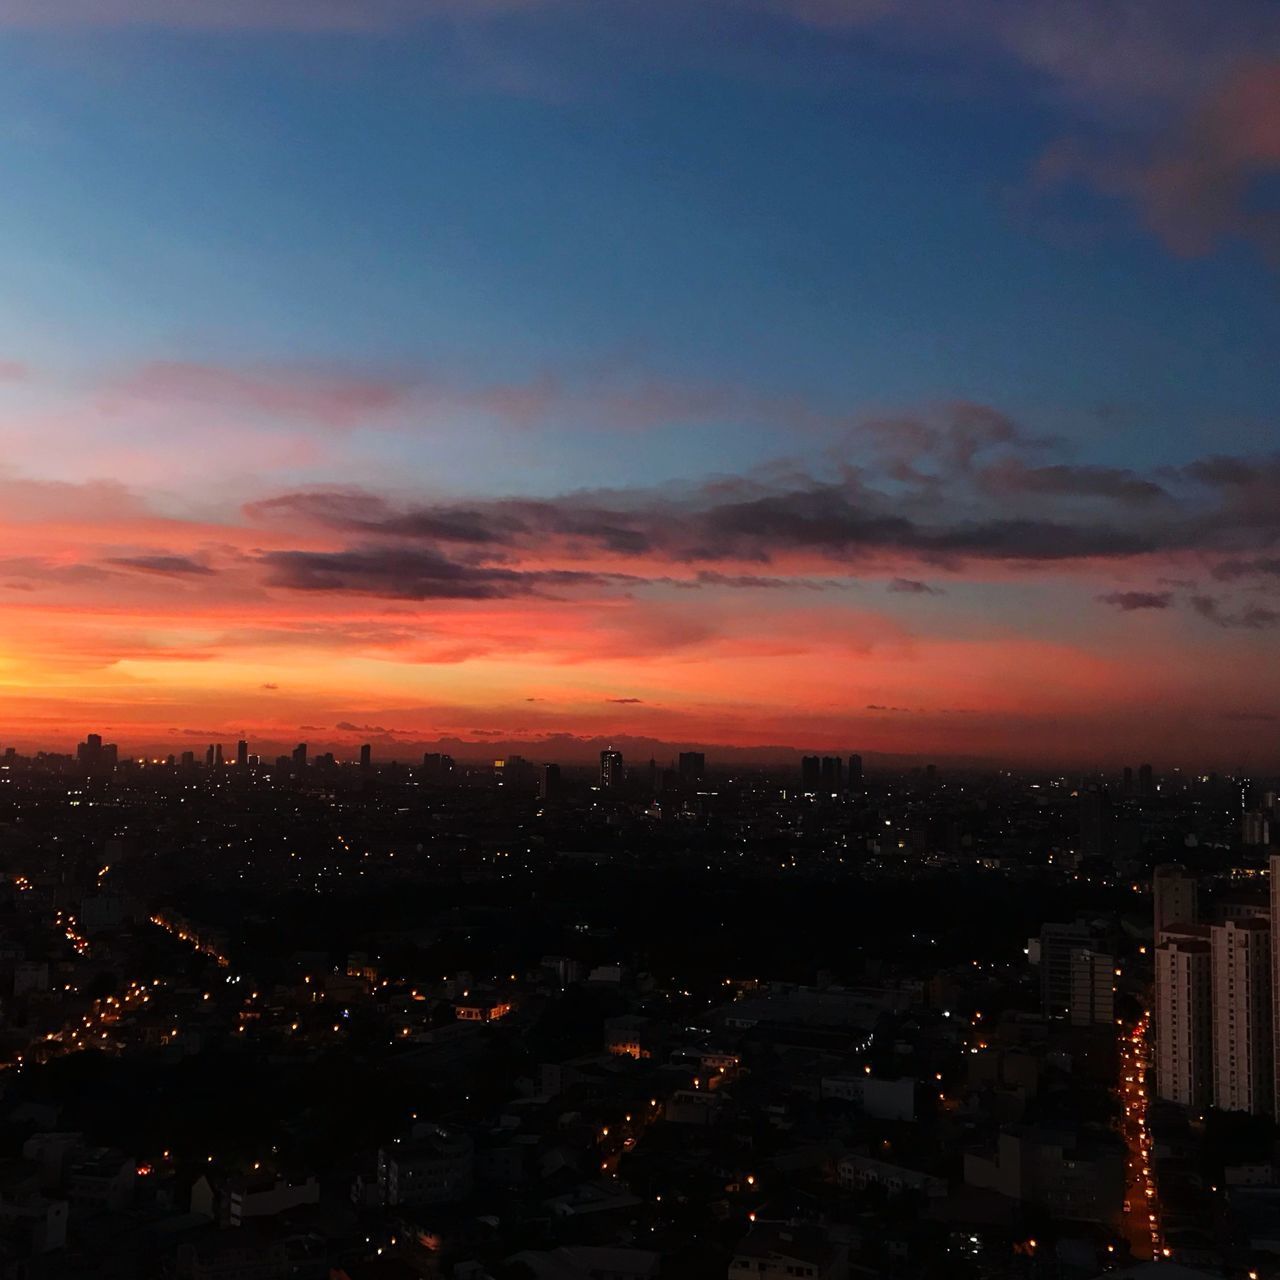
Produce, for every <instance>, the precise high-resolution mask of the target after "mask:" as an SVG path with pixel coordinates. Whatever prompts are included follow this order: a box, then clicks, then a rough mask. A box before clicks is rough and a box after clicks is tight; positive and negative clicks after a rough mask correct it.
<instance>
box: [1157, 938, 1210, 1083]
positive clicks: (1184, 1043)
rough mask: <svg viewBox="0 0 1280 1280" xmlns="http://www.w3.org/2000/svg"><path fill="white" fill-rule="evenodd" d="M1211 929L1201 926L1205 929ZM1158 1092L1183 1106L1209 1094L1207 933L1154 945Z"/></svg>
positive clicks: (1208, 968)
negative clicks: (1203, 935) (1201, 936)
mask: <svg viewBox="0 0 1280 1280" xmlns="http://www.w3.org/2000/svg"><path fill="white" fill-rule="evenodd" d="M1208 932H1209V930H1208V929H1207V928H1205V933H1208ZM1155 1015H1156V1096H1157V1097H1160V1098H1164V1099H1165V1100H1167V1101H1169V1102H1177V1103H1180V1104H1181V1105H1182V1106H1184V1107H1203V1106H1206V1105H1208V1103H1209V1102H1210V1100H1211V1099H1212V1097H1213V964H1212V954H1211V948H1210V945H1209V941H1208V939H1207V938H1190V937H1176V938H1170V939H1168V940H1167V941H1165V942H1162V943H1160V945H1159V946H1158V947H1157V948H1156V1007H1155Z"/></svg>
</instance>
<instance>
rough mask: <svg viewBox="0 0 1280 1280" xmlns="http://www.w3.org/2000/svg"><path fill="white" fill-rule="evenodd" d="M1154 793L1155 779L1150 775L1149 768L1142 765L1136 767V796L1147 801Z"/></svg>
mask: <svg viewBox="0 0 1280 1280" xmlns="http://www.w3.org/2000/svg"><path fill="white" fill-rule="evenodd" d="M1155 793H1156V784H1155V779H1154V778H1153V777H1152V774H1151V766H1150V765H1149V764H1142V765H1139V766H1138V794H1139V795H1140V796H1141V797H1142V798H1143V799H1144V800H1149V799H1150V798H1151V797H1152V796H1153V795H1155Z"/></svg>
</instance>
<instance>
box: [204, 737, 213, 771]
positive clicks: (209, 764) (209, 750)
mask: <svg viewBox="0 0 1280 1280" xmlns="http://www.w3.org/2000/svg"><path fill="white" fill-rule="evenodd" d="M204 767H205V768H206V769H212V768H213V743H212V742H211V743H209V745H208V746H207V747H205V749H204Z"/></svg>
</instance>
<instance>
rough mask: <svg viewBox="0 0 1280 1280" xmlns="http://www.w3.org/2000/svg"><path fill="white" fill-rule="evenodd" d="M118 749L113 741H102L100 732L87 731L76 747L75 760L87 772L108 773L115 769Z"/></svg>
mask: <svg viewBox="0 0 1280 1280" xmlns="http://www.w3.org/2000/svg"><path fill="white" fill-rule="evenodd" d="M118 759H119V750H118V748H117V747H116V744H115V743H114V742H103V741H102V735H101V734H100V733H87V734H85V739H84V741H83V742H81V743H80V744H79V745H78V746H77V747H76V760H77V762H78V763H79V765H80V767H81V768H82V769H83V770H84V771H85V772H86V773H89V774H108V773H112V772H114V770H115V767H116V762H117V760H118Z"/></svg>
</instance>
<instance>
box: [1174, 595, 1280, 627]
mask: <svg viewBox="0 0 1280 1280" xmlns="http://www.w3.org/2000/svg"><path fill="white" fill-rule="evenodd" d="M1191 607H1192V608H1193V609H1194V610H1195V611H1196V612H1197V613H1198V614H1199V615H1200V616H1201V617H1202V618H1206V619H1207V620H1208V621H1210V622H1212V623H1214V624H1215V625H1217V626H1219V627H1227V628H1231V629H1240V630H1246V631H1262V630H1265V629H1267V628H1270V627H1274V626H1275V625H1276V624H1277V623H1280V609H1270V608H1267V607H1265V606H1263V605H1246V606H1245V607H1244V608H1241V609H1237V610H1235V611H1231V610H1229V609H1224V608H1223V607H1222V604H1221V603H1220V601H1218V600H1217V599H1216V598H1215V597H1214V596H1192V597H1191Z"/></svg>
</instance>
